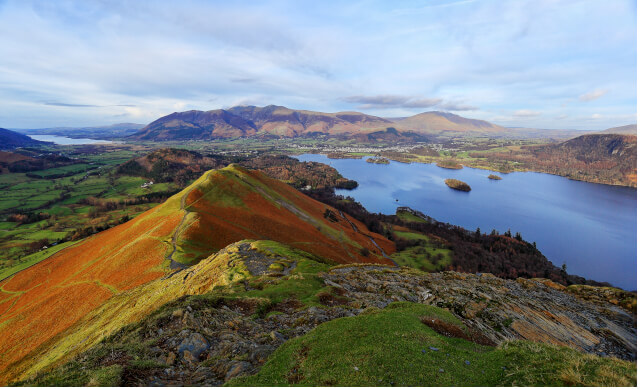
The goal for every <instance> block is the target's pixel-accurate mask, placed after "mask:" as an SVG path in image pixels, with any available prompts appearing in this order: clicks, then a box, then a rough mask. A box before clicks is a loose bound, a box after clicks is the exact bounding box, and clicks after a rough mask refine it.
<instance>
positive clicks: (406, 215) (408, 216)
mask: <svg viewBox="0 0 640 389" xmlns="http://www.w3.org/2000/svg"><path fill="white" fill-rule="evenodd" d="M396 216H398V218H400V220H402V221H405V222H410V223H426V220H424V219H423V218H421V217H419V216H416V215H414V214H412V213H411V212H407V211H398V212H396Z"/></svg>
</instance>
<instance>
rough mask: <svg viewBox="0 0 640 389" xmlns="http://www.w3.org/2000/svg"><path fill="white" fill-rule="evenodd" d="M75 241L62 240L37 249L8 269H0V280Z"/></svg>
mask: <svg viewBox="0 0 640 389" xmlns="http://www.w3.org/2000/svg"><path fill="white" fill-rule="evenodd" d="M75 243H77V242H64V243H60V244H58V245H55V246H53V247H49V248H48V249H45V250H42V251H38V252H37V253H34V254H31V255H27V256H26V257H24V258H22V262H21V263H20V264H18V265H16V266H13V267H10V268H8V269H3V270H0V281H1V280H3V279H5V278H7V277H10V276H12V275H14V274H16V273H17V272H19V271H21V270H24V269H26V268H28V267H30V266H33V265H35V264H36V263H38V262H41V261H43V260H45V259H47V258H49V257H50V256H52V255H53V254H55V253H57V252H58V251H60V250H62V249H64V248H66V247H69V246H71V245H73V244H75Z"/></svg>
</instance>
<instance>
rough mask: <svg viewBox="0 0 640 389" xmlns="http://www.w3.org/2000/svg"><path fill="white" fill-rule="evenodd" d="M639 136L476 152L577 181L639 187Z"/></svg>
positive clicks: (589, 138) (582, 138) (585, 137)
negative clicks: (513, 149)
mask: <svg viewBox="0 0 640 389" xmlns="http://www.w3.org/2000/svg"><path fill="white" fill-rule="evenodd" d="M637 143H638V141H637V137H636V136H635V135H618V134H588V135H582V136H579V137H577V138H573V139H569V140H567V141H564V142H561V143H552V144H547V145H541V146H524V147H522V148H520V149H519V150H518V151H517V152H509V153H507V152H496V153H483V152H472V153H470V155H471V156H473V157H479V158H486V159H487V160H488V161H490V162H500V161H504V160H508V161H514V162H517V163H518V164H519V168H523V169H527V170H534V171H539V172H544V173H550V174H557V175H560V176H565V177H568V178H571V179H575V180H581V181H588V182H595V183H602V184H610V185H623V186H632V187H636V186H637V185H638V184H637V154H636V153H637Z"/></svg>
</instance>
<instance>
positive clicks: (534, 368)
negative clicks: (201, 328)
mask: <svg viewBox="0 0 640 389" xmlns="http://www.w3.org/2000/svg"><path fill="white" fill-rule="evenodd" d="M421 317H436V318H439V319H441V320H443V321H445V322H448V323H452V324H455V325H460V322H459V321H458V320H457V319H456V318H455V317H453V315H452V314H451V313H449V312H448V311H446V310H444V309H440V308H437V307H431V306H425V305H422V304H414V303H394V304H391V305H390V306H389V307H387V308H386V309H384V310H373V312H372V313H370V314H361V315H359V316H357V317H347V318H341V319H336V320H332V321H330V322H327V323H324V324H321V325H320V326H318V327H316V328H315V329H314V330H312V331H311V332H309V333H308V334H306V335H304V336H302V337H299V338H295V339H292V340H290V341H288V342H286V343H285V344H284V345H283V346H281V347H280V348H279V349H278V350H276V352H275V353H274V354H272V355H271V357H270V358H269V360H268V361H267V363H266V364H265V365H264V366H263V367H262V369H261V370H260V372H258V373H257V374H255V375H253V376H248V377H241V378H236V379H233V380H231V381H229V382H228V383H227V385H229V386H281V385H302V386H510V385H527V386H534V385H543V386H544V385H575V384H582V385H597V386H599V385H626V386H629V385H634V384H635V381H636V373H635V364H633V363H630V362H622V361H619V360H615V359H612V358H598V357H595V356H591V355H586V354H582V353H579V352H577V351H574V350H571V349H568V348H565V347H555V346H549V345H543V344H534V343H530V342H524V341H519V342H511V343H506V344H505V345H504V346H502V347H498V348H494V347H489V346H480V345H478V344H475V343H472V342H469V341H466V340H463V339H458V338H449V337H445V336H443V335H440V334H438V333H436V332H435V331H434V330H432V329H431V328H429V327H427V326H426V325H424V324H423V323H422V322H421V320H420V318H421ZM430 347H434V348H437V349H438V350H437V351H434V350H432V349H430ZM466 361H468V362H469V363H468V364H467V363H466Z"/></svg>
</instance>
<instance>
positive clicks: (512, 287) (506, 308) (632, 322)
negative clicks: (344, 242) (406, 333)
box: [325, 266, 637, 360]
mask: <svg viewBox="0 0 640 389" xmlns="http://www.w3.org/2000/svg"><path fill="white" fill-rule="evenodd" d="M378 269H380V268H378ZM325 278H326V279H328V280H330V281H332V282H333V283H335V284H338V285H340V286H341V287H342V288H343V289H345V290H346V291H347V293H346V294H345V297H348V298H351V299H353V300H356V301H359V302H361V304H362V306H365V307H376V308H383V307H385V306H386V305H388V304H389V303H390V302H391V300H392V299H390V298H389V297H388V294H389V293H390V292H393V296H394V297H395V299H401V300H406V301H412V299H411V298H410V293H412V292H413V291H415V290H418V287H421V288H425V289H428V290H429V293H430V294H432V296H431V297H430V298H429V301H428V304H430V305H436V306H439V307H443V308H448V309H450V310H451V311H452V313H454V314H455V315H456V316H458V317H459V318H460V319H461V320H462V321H464V322H465V323H466V324H467V325H468V326H469V327H471V328H475V329H476V330H478V331H480V332H481V333H483V334H484V335H486V336H487V337H488V338H489V339H491V340H492V341H493V342H495V343H500V342H501V341H504V340H512V339H528V340H532V341H542V342H546V343H552V344H558V345H565V346H569V347H572V348H575V349H578V350H582V351H586V352H589V353H593V354H597V353H599V352H605V353H606V354H607V355H611V356H616V357H619V358H622V359H627V360H635V359H636V352H637V351H636V341H637V335H636V317H635V315H632V314H630V313H629V312H627V311H625V310H624V309H621V308H619V307H618V306H616V305H612V304H610V303H609V302H607V301H603V299H598V300H597V301H594V302H596V303H597V304H594V303H592V302H589V301H585V300H583V299H579V298H576V297H574V296H573V295H572V294H570V293H568V292H567V291H565V290H564V289H562V288H558V287H557V286H556V285H549V284H548V282H540V281H539V280H527V279H517V280H515V281H513V280H504V279H500V278H497V277H494V276H490V275H485V274H481V275H475V274H467V273H456V272H443V273H419V272H416V271H414V270H411V269H406V268H401V269H396V270H390V269H389V268H385V271H374V269H366V267H364V266H353V267H347V266H342V267H340V268H337V269H333V270H331V271H330V272H328V273H327V274H326V275H325ZM372 285H383V289H384V292H386V293H371V292H370V290H371V286H372ZM418 294H419V295H420V292H418Z"/></svg>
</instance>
